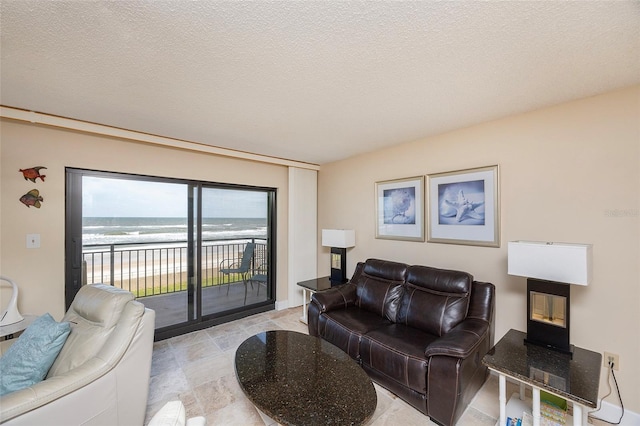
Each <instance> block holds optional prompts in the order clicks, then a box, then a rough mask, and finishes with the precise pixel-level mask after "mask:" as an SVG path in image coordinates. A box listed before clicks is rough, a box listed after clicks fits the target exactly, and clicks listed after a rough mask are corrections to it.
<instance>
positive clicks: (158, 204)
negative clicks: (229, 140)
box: [82, 176, 267, 218]
mask: <svg viewBox="0 0 640 426" xmlns="http://www.w3.org/2000/svg"><path fill="white" fill-rule="evenodd" d="M187 190H188V187H187V185H186V184H177V183H161V182H145V181H135V180H124V179H110V178H100V177H89V176H84V177H83V180H82V215H83V216H84V217H186V216H187ZM202 198H203V205H202V213H203V217H237V218H241V217H250V218H253V217H266V216H267V193H266V192H260V191H243V190H229V189H218V188H203V194H202Z"/></svg>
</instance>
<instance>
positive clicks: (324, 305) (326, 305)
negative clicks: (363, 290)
mask: <svg viewBox="0 0 640 426" xmlns="http://www.w3.org/2000/svg"><path fill="white" fill-rule="evenodd" d="M356 296H357V287H356V286H355V285H354V284H351V283H347V284H345V285H341V286H338V287H334V288H331V289H329V290H325V291H321V292H318V293H314V294H313V295H312V296H311V302H312V303H315V304H316V305H317V307H318V311H319V312H321V313H324V312H329V311H332V310H335V309H344V308H347V307H349V306H353V305H354V304H355V303H356Z"/></svg>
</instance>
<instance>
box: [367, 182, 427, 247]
mask: <svg viewBox="0 0 640 426" xmlns="http://www.w3.org/2000/svg"><path fill="white" fill-rule="evenodd" d="M376 238H383V239H390V240H406V241H424V176H417V177H411V178H405V179H396V180H387V181H383V182H376Z"/></svg>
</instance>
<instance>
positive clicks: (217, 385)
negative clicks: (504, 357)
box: [146, 308, 518, 426]
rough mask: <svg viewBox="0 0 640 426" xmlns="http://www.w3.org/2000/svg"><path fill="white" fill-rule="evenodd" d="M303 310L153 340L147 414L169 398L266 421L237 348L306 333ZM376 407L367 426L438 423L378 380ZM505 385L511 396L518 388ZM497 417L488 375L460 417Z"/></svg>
mask: <svg viewBox="0 0 640 426" xmlns="http://www.w3.org/2000/svg"><path fill="white" fill-rule="evenodd" d="M300 315H301V309H300V308H291V309H287V310H283V311H271V312H266V313H262V314H258V315H253V316H251V317H247V318H243V319H240V320H237V321H233V322H230V323H227V324H223V325H219V326H216V327H212V328H209V329H206V330H200V331H196V332H193V333H189V334H186V335H183V336H178V337H174V338H171V339H168V340H164V341H161V342H156V343H155V344H154V350H153V362H152V364H151V381H150V385H149V399H148V404H147V418H146V422H149V421H150V419H151V417H152V416H153V415H154V414H155V413H156V412H157V411H158V410H159V409H160V408H161V407H162V406H163V405H164V404H165V403H166V402H168V401H171V400H176V399H178V400H181V401H182V402H183V403H184V405H185V407H186V411H187V416H188V417H193V416H205V417H206V419H207V425H209V426H213V425H242V426H251V425H255V426H265V425H270V424H271V423H270V422H269V421H268V420H263V418H262V417H261V416H260V414H259V413H258V411H257V410H256V409H255V407H254V406H253V405H252V404H251V402H250V401H249V400H248V399H247V398H246V397H245V395H244V393H243V392H242V390H241V389H240V386H239V385H238V382H237V380H236V377H235V371H234V367H233V359H234V355H235V351H236V348H237V347H238V346H239V345H240V343H242V342H243V341H244V340H245V339H247V338H248V337H250V336H252V335H254V334H256V333H260V332H262V331H267V330H293V331H299V332H301V333H307V326H306V325H305V324H303V323H301V322H300ZM375 388H376V392H377V395H378V406H377V408H376V411H375V413H374V415H373V417H372V418H371V420H370V421H369V423H368V426H386V425H394V426H395V425H399V424H402V425H425V426H428V425H435V423H433V422H431V421H429V418H428V417H426V416H424V415H423V414H421V413H420V412H419V411H417V410H416V409H414V408H413V407H411V406H410V405H408V404H407V403H405V402H404V401H402V400H401V399H400V398H398V397H396V396H395V395H393V394H392V393H390V392H389V391H387V390H386V389H384V388H382V387H380V386H378V385H375ZM517 390H518V388H517V386H516V385H515V384H513V383H508V384H507V395H511V394H512V393H513V392H517ZM498 416H499V406H498V379H497V377H495V376H493V375H492V376H490V377H489V379H488V380H487V382H486V383H485V384H484V386H483V387H482V389H480V391H479V392H478V394H477V395H476V397H475V398H474V400H473V401H472V403H471V405H470V406H469V407H468V408H467V410H466V411H465V413H464V414H463V416H462V418H461V419H460V421H459V422H458V425H461V426H485V425H486V426H495V424H496V422H497V420H496V419H497V417H498Z"/></svg>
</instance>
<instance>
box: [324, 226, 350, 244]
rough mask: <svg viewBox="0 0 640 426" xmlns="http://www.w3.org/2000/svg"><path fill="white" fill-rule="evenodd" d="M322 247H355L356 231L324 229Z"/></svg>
mask: <svg viewBox="0 0 640 426" xmlns="http://www.w3.org/2000/svg"><path fill="white" fill-rule="evenodd" d="M322 245H323V246H324V247H340V248H347V247H355V245H356V231H354V230H353V229H323V230H322Z"/></svg>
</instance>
